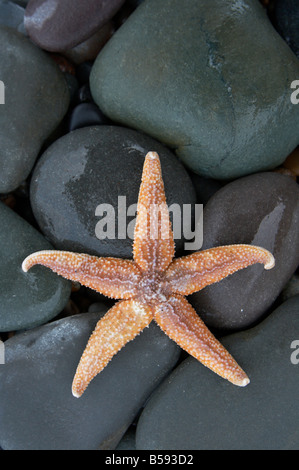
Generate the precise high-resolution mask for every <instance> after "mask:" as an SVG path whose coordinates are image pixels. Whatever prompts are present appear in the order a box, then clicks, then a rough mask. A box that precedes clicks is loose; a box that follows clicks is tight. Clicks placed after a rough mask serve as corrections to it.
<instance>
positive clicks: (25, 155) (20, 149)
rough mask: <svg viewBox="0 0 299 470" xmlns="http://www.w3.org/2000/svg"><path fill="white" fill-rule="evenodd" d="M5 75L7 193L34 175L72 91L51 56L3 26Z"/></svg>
mask: <svg viewBox="0 0 299 470" xmlns="http://www.w3.org/2000/svg"><path fill="white" fill-rule="evenodd" d="M33 64H34V66H33ZM0 77H1V80H2V81H3V83H4V85H5V105H0V140H1V154H0V167H1V172H0V193H6V192H9V191H13V190H14V189H16V188H17V187H18V186H19V185H20V184H21V182H22V181H23V180H25V179H26V178H27V176H28V175H29V173H30V171H31V169H32V167H33V165H34V162H35V160H36V158H37V156H38V153H39V151H40V149H41V147H42V144H43V143H44V141H45V140H46V139H47V138H48V137H49V135H50V134H51V133H52V132H53V131H54V129H55V128H56V127H57V126H58V124H59V123H60V122H61V120H62V118H63V116H64V115H65V113H66V111H67V108H68V105H69V92H68V88H67V85H66V81H65V80H64V77H63V74H62V73H61V72H60V70H59V69H58V67H57V66H56V64H55V63H54V62H53V61H52V60H51V58H50V57H48V56H47V55H46V54H45V53H44V52H43V51H41V50H40V49H39V48H38V47H36V46H34V45H33V44H32V43H31V41H29V39H27V38H26V37H25V36H24V35H22V34H21V33H18V32H15V31H14V30H12V29H10V28H6V27H4V26H1V27H0ZM24 89H26V93H25V92H24ZM12 123H13V125H12Z"/></svg>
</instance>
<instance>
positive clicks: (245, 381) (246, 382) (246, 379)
mask: <svg viewBox="0 0 299 470" xmlns="http://www.w3.org/2000/svg"><path fill="white" fill-rule="evenodd" d="M248 384H250V380H249V378H248V377H246V378H245V379H243V380H241V381H240V382H239V383H238V384H237V385H238V386H239V387H246V385H248Z"/></svg>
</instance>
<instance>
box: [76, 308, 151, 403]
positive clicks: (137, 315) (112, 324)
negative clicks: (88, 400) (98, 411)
mask: <svg viewBox="0 0 299 470" xmlns="http://www.w3.org/2000/svg"><path fill="white" fill-rule="evenodd" d="M152 319H153V314H152V311H151V309H150V308H149V307H146V306H144V305H143V304H141V303H140V302H138V301H136V300H124V301H120V302H118V303H117V304H116V305H114V307H112V308H111V309H110V310H109V311H108V312H107V313H106V315H105V316H104V317H103V318H102V319H101V320H100V321H99V322H98V323H97V325H96V328H95V330H94V332H93V333H92V335H91V337H90V339H89V341H88V343H87V346H86V349H85V351H84V353H83V355H82V357H81V360H80V362H79V365H78V367H77V371H76V374H75V377H74V380H73V385H72V392H73V395H74V396H75V397H77V398H79V397H80V396H81V395H82V394H83V392H84V391H85V389H86V387H87V386H88V384H89V383H90V381H91V380H92V379H93V378H94V377H95V376H96V375H97V374H98V373H99V372H101V371H102V370H103V369H104V367H105V366H106V365H107V364H108V362H109V361H110V360H111V359H112V357H113V356H114V355H115V354H116V353H117V352H118V351H119V350H120V349H121V348H122V347H123V346H124V345H125V344H126V343H127V342H128V341H131V340H132V339H134V338H135V336H137V335H138V334H139V333H140V332H141V331H142V330H143V329H144V328H145V327H147V326H149V324H150V322H151V321H152Z"/></svg>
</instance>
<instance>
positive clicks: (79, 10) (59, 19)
mask: <svg viewBox="0 0 299 470" xmlns="http://www.w3.org/2000/svg"><path fill="white" fill-rule="evenodd" d="M123 3H124V0H109V2H107V1H105V0H80V2H74V1H73V0H64V1H63V2H59V1H57V0H30V1H29V3H28V5H27V7H26V13H25V27H26V30H27V32H28V34H29V36H30V38H31V39H32V41H33V42H35V43H36V44H37V45H39V46H40V47H41V48H42V49H46V50H48V51H64V50H67V49H71V48H73V47H75V46H77V45H78V44H80V43H82V42H83V41H85V40H86V39H87V38H89V37H90V36H92V35H93V34H94V33H95V32H96V31H97V30H98V29H100V28H101V27H102V26H103V25H104V24H105V23H107V22H108V21H109V20H110V19H111V18H112V17H113V16H114V15H115V13H116V12H117V11H118V10H119V8H120V7H121V6H122V4H123Z"/></svg>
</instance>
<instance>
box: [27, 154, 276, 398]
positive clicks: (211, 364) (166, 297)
mask: <svg viewBox="0 0 299 470" xmlns="http://www.w3.org/2000/svg"><path fill="white" fill-rule="evenodd" d="M133 255H134V261H133V260H124V259H118V258H98V257H95V256H90V255H87V254H77V253H71V252H66V251H55V250H53V251H40V252H37V253H33V254H32V255H30V256H28V257H27V258H26V259H25V260H24V262H23V264H22V268H23V270H24V271H25V272H26V271H28V270H29V269H30V268H31V267H32V266H34V265H36V264H41V265H43V266H47V267H49V268H51V269H52V270H53V271H54V272H56V273H58V274H60V275H61V276H63V277H65V278H67V279H70V280H73V281H79V282H80V283H81V284H83V285H84V286H87V287H90V288H92V289H95V290H96V291H98V292H101V293H102V294H104V295H107V296H110V297H112V298H115V299H122V300H121V301H119V302H117V303H116V304H115V305H114V306H113V307H112V308H111V309H110V310H109V311H108V312H107V313H106V315H105V316H104V317H103V318H102V319H101V320H100V321H99V322H98V324H97V325H96V328H95V330H94V332H93V333H92V335H91V337H90V339H89V341H88V344H87V346H86V349H85V351H84V353H83V355H82V357H81V360H80V362H79V365H78V368H77V371H76V374H75V377H74V380H73V385H72V392H73V395H74V396H75V397H80V396H81V395H82V394H83V392H84V391H85V389H86V387H87V386H88V384H89V383H90V381H91V380H92V379H93V378H94V377H95V376H96V375H97V374H98V373H99V372H101V371H102V370H103V369H104V367H105V366H106V365H107V364H108V362H109V361H110V360H111V359H112V357H113V356H114V355H115V354H116V353H117V352H118V351H119V350H120V349H121V348H122V347H123V346H124V345H125V344H126V343H127V342H128V341H130V340H132V339H134V338H135V336H136V335H138V334H139V333H140V332H141V331H142V330H143V329H144V328H145V327H147V326H149V324H150V323H151V321H152V320H155V321H156V323H157V324H158V325H159V326H160V327H161V329H162V330H163V331H164V332H165V333H166V334H167V335H168V336H169V337H170V338H171V339H172V340H174V341H175V342H176V343H177V344H178V345H180V346H181V347H182V348H183V349H184V350H185V351H187V352H188V353H189V354H191V355H192V356H193V357H195V358H196V359H198V360H199V361H200V362H202V363H203V364H204V365H205V366H207V367H208V368H210V369H211V370H212V371H214V372H216V373H217V374H218V375H220V376H221V377H223V378H225V379H227V380H229V381H230V382H232V383H233V384H235V385H239V386H241V387H244V386H245V385H247V384H248V383H249V378H248V377H247V375H246V374H245V372H244V371H243V370H242V369H241V367H240V366H239V365H238V364H237V362H236V361H235V360H234V359H233V357H232V356H231V355H230V354H229V353H228V351H226V349H225V348H224V347H223V346H222V345H221V344H220V342H219V341H218V340H217V339H216V338H215V337H214V336H213V335H212V333H211V332H210V331H209V330H208V328H207V327H206V326H205V324H204V323H203V322H202V320H201V319H200V318H199V316H198V315H197V313H196V311H195V310H194V309H193V307H192V306H191V305H190V304H189V302H188V301H187V300H186V299H185V297H184V296H186V295H189V294H192V293H193V292H196V291H199V290H200V289H203V288H204V287H205V286H208V285H210V284H213V283H215V282H219V281H220V280H221V279H224V278H225V277H227V276H228V275H230V274H232V273H234V272H236V271H238V270H239V269H243V268H246V267H247V266H250V265H252V264H255V263H261V264H264V267H265V269H271V268H272V267H273V266H274V258H273V256H272V254H271V253H269V251H267V250H265V249H264V248H260V247H257V246H252V245H228V246H221V247H217V248H211V249H208V250H205V251H201V252H196V253H193V254H190V255H188V256H185V257H182V258H178V259H173V258H174V240H173V234H172V229H171V223H170V219H169V212H168V208H167V204H166V198H165V192H164V185H163V180H162V174H161V166H160V160H159V157H158V155H157V154H156V153H155V152H149V153H148V154H147V155H146V158H145V163H144V168H143V174H142V181H141V186H140V192H139V198H138V207H137V219H136V227H135V237H134V247H133Z"/></svg>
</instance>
